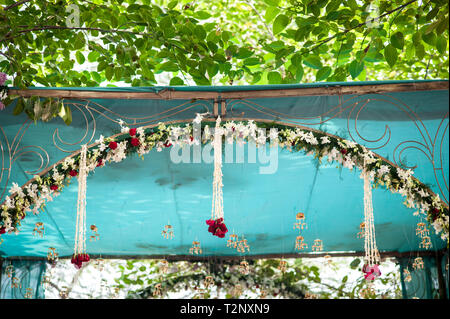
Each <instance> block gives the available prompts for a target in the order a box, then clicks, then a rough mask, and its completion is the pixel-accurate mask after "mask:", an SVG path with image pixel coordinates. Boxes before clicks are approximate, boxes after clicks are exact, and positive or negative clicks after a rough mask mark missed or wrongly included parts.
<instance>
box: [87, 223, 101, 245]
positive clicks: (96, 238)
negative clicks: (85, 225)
mask: <svg viewBox="0 0 450 319" xmlns="http://www.w3.org/2000/svg"><path fill="white" fill-rule="evenodd" d="M91 230H92V232H93V233H94V234H93V235H90V236H89V241H97V240H99V239H100V235H99V234H98V228H97V226H95V225H91Z"/></svg>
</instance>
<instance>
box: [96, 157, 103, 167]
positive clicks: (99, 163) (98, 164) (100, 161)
mask: <svg viewBox="0 0 450 319" xmlns="http://www.w3.org/2000/svg"><path fill="white" fill-rule="evenodd" d="M102 165H103V160H102V159H99V160H98V161H97V167H99V166H102Z"/></svg>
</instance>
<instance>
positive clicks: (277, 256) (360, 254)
mask: <svg viewBox="0 0 450 319" xmlns="http://www.w3.org/2000/svg"><path fill="white" fill-rule="evenodd" d="M445 252H446V250H445V249H444V250H438V251H436V250H431V251H430V250H426V251H410V252H402V253H401V252H396V251H390V252H380V257H381V258H382V259H383V258H389V257H395V258H402V257H411V256H414V257H426V256H436V255H439V254H441V255H443V254H444V253H445ZM364 255H365V253H364V252H363V251H361V252H320V253H299V254H262V255H246V256H215V255H213V256H194V255H95V254H92V255H91V254H89V256H90V258H91V260H94V259H99V258H101V259H127V260H128V259H165V260H167V261H210V260H241V259H244V257H245V259H247V260H250V259H280V258H320V257H325V256H330V257H364ZM70 258H72V256H62V257H59V259H70ZM0 259H1V258H0ZM14 259H20V260H47V258H46V257H33V256H24V257H20V256H11V257H7V258H4V260H14Z"/></svg>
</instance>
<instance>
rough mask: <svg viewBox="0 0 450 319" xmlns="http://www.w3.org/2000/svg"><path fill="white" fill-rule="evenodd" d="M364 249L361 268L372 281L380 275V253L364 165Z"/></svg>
mask: <svg viewBox="0 0 450 319" xmlns="http://www.w3.org/2000/svg"><path fill="white" fill-rule="evenodd" d="M363 176H364V226H365V227H364V250H365V262H366V263H365V265H364V266H363V268H362V271H363V272H364V278H365V279H366V280H369V281H372V280H374V279H375V278H377V277H379V276H381V271H380V269H379V262H380V254H379V252H378V248H377V243H376V240H375V225H374V219H373V206H372V187H371V184H370V180H369V172H368V171H367V170H366V168H365V165H364V171H363Z"/></svg>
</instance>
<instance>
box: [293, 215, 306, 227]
mask: <svg viewBox="0 0 450 319" xmlns="http://www.w3.org/2000/svg"><path fill="white" fill-rule="evenodd" d="M295 218H296V219H297V222H296V223H294V229H303V228H306V223H305V222H304V221H305V214H303V213H297V215H296V216H295Z"/></svg>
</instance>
